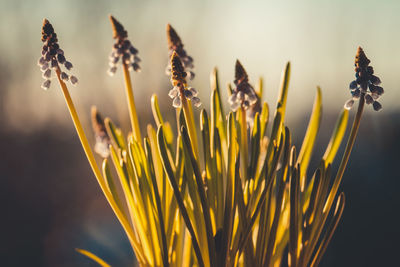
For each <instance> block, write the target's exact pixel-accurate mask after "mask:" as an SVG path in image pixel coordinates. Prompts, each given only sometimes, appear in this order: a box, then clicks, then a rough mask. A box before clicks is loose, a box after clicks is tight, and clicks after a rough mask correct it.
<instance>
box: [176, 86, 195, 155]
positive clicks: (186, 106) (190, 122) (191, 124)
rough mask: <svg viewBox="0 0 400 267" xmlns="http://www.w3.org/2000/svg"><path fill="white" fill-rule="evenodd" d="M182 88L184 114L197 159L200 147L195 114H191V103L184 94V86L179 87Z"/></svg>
mask: <svg viewBox="0 0 400 267" xmlns="http://www.w3.org/2000/svg"><path fill="white" fill-rule="evenodd" d="M179 90H180V95H181V101H182V109H183V115H185V120H186V123H187V128H188V134H189V137H190V141H191V143H192V148H193V152H194V156H195V157H196V159H198V158H199V151H198V147H197V135H196V126H195V124H194V121H193V116H191V113H190V110H189V104H188V101H187V99H186V97H185V96H184V93H183V91H184V88H183V87H181V88H179Z"/></svg>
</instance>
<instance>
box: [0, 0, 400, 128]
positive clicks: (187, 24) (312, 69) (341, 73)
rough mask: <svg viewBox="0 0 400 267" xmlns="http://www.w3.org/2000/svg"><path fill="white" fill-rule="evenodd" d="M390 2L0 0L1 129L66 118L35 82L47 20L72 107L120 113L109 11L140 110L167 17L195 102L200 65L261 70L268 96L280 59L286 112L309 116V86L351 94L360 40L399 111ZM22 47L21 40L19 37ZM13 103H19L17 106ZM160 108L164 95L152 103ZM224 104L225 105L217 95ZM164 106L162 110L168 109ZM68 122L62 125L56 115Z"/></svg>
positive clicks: (205, 72)
mask: <svg viewBox="0 0 400 267" xmlns="http://www.w3.org/2000/svg"><path fill="white" fill-rule="evenodd" d="M396 10H400V2H399V1H389V0H386V1H380V2H379V4H378V2H376V1H335V3H331V2H330V1H280V2H273V1H250V2H246V3H244V2H242V1H224V0H221V1H211V0H208V1H182V0H172V1H147V2H143V1H112V2H109V1H105V0H96V1H95V0H88V1H78V0H70V1H50V0H39V1H22V0H14V1H11V0H9V1H7V0H0V21H1V22H2V23H0V34H1V35H2V36H4V37H5V38H2V40H1V41H0V54H1V55H2V57H1V60H0V69H1V70H2V72H3V73H2V75H1V76H0V77H3V78H2V81H1V84H0V85H1V89H0V90H1V91H0V96H1V106H2V108H1V109H2V110H1V112H2V114H3V116H4V119H5V122H7V125H8V127H10V128H11V129H15V130H17V131H25V132H32V131H35V130H37V129H40V128H41V127H46V125H48V124H49V123H50V124H51V123H54V122H56V123H57V124H59V125H60V126H62V127H65V125H66V127H69V126H70V124H69V117H68V115H67V112H66V108H65V104H64V100H63V98H62V95H61V93H60V90H59V88H58V85H57V84H56V81H55V80H53V84H52V86H51V88H50V90H49V91H47V92H45V91H43V90H42V89H41V88H40V85H41V83H42V79H41V72H40V70H39V68H38V67H37V66H36V62H37V59H38V58H39V56H40V51H41V50H40V47H41V45H42V43H41V41H40V31H41V25H42V20H43V18H45V17H46V18H48V19H49V20H50V22H51V23H52V24H53V26H54V28H55V31H56V32H57V34H58V37H59V43H60V46H61V47H62V48H63V49H64V51H65V53H66V56H67V58H68V59H69V60H70V61H71V62H72V63H73V64H74V68H73V70H72V73H73V74H75V75H76V76H77V77H78V79H79V84H78V86H77V87H72V86H70V91H71V94H72V97H73V99H74V101H75V103H76V105H77V108H78V111H79V112H80V114H81V115H82V116H84V117H85V116H88V114H89V110H90V106H91V105H92V104H95V105H98V107H99V110H100V111H102V113H104V114H107V115H110V116H116V117H118V118H120V119H121V120H122V119H124V116H125V115H124V114H127V113H126V107H125V99H124V90H123V81H122V75H121V71H120V70H119V71H118V72H117V74H116V75H115V77H109V76H108V75H107V74H106V71H107V65H108V55H109V53H110V51H111V45H112V43H113V41H112V36H111V27H110V25H109V20H108V15H109V14H113V15H114V16H115V17H116V18H117V19H118V20H120V21H121V23H122V24H123V25H125V28H126V29H127V31H128V34H129V38H130V40H131V41H132V43H133V44H134V45H135V47H137V48H138V49H139V57H141V58H142V63H141V66H142V72H141V73H139V74H133V75H132V79H133V85H134V92H135V98H136V102H137V105H138V109H139V112H141V113H143V114H150V113H151V110H150V109H149V108H148V107H149V103H150V97H151V94H152V93H157V94H158V95H159V97H160V98H161V99H162V98H163V97H164V96H167V93H168V90H169V89H170V87H171V86H170V83H169V78H168V77H167V76H166V75H165V74H164V70H165V66H166V63H167V45H166V37H165V26H166V24H167V23H171V25H172V26H173V27H174V28H175V29H176V30H177V32H178V34H179V35H180V37H181V39H182V40H183V43H184V44H185V48H186V50H187V51H188V53H189V54H190V55H191V56H192V57H193V58H194V64H195V72H196V78H195V79H194V81H193V82H191V83H190V84H191V85H192V86H193V87H195V88H197V89H198V91H199V92H200V97H201V99H202V102H203V103H204V104H205V107H208V104H207V103H208V102H209V92H210V89H209V73H210V72H211V70H212V69H213V68H214V67H215V66H217V67H218V69H219V72H220V82H221V85H222V89H223V90H222V91H223V94H224V96H226V95H227V94H226V86H225V84H226V83H227V82H231V83H232V81H233V69H234V62H235V60H236V59H237V58H238V59H240V61H241V62H242V63H243V65H244V67H245V68H246V70H247V72H248V74H249V76H250V82H251V83H252V84H254V85H255V84H256V83H257V81H258V78H259V77H263V78H264V84H265V90H264V97H265V98H266V100H267V101H268V102H269V103H274V101H275V99H276V97H277V92H278V88H279V83H280V75H281V71H282V69H283V67H284V66H285V64H286V62H287V61H290V62H291V65H292V72H291V81H290V88H289V97H288V116H289V117H290V118H293V119H294V118H295V117H296V116H299V114H308V113H309V112H310V110H311V105H312V103H313V99H314V96H315V90H316V89H315V88H316V86H321V88H322V92H323V105H324V110H326V111H328V112H333V111H334V112H339V111H340V110H341V109H342V106H343V104H344V102H345V101H346V100H347V99H348V98H349V97H350V94H349V92H348V84H349V83H350V81H352V80H353V79H354V67H353V64H354V56H355V52H356V49H357V47H358V46H359V45H360V46H362V47H363V48H364V50H365V52H366V54H367V56H368V57H369V58H370V59H371V65H372V66H373V67H374V69H375V71H376V73H377V75H378V76H379V77H380V78H381V80H382V86H383V87H384V89H387V90H385V95H384V96H383V97H382V98H381V103H382V105H383V109H384V110H388V111H397V110H399V105H398V104H397V99H398V98H399V97H400V91H399V90H395V89H396V87H397V85H396V83H397V79H396V74H395V71H396V70H397V69H399V68H400V53H395V51H397V50H398V47H400V37H399V36H398V35H395V34H393V33H394V32H396V29H397V28H399V27H400V20H399V19H398V17H397V11H396ZM27 44H29V45H27ZM21 103H23V104H21ZM162 104H163V106H164V108H170V107H171V106H170V103H168V101H165V103H162ZM225 104H226V103H225ZM171 110H172V109H171ZM66 123H67V124H66Z"/></svg>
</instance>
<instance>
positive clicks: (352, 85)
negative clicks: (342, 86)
mask: <svg viewBox="0 0 400 267" xmlns="http://www.w3.org/2000/svg"><path fill="white" fill-rule="evenodd" d="M349 87H350V89H356V88H357V82H356V81H352V82H351V83H350V86H349Z"/></svg>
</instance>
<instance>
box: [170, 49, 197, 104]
mask: <svg viewBox="0 0 400 267" xmlns="http://www.w3.org/2000/svg"><path fill="white" fill-rule="evenodd" d="M170 66H171V83H172V85H173V86H174V88H172V89H171V90H170V91H169V93H168V96H169V97H171V98H172V99H173V100H172V106H173V107H174V108H180V107H182V98H186V99H189V100H191V101H192V103H193V105H195V106H196V107H199V106H200V105H201V101H200V98H198V97H197V90H196V89H194V88H192V87H188V86H187V82H186V77H187V72H186V71H185V68H184V66H183V64H182V61H181V59H180V57H179V55H178V53H177V52H175V51H173V53H172V55H171V62H170Z"/></svg>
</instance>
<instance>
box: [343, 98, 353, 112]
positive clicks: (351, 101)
mask: <svg viewBox="0 0 400 267" xmlns="http://www.w3.org/2000/svg"><path fill="white" fill-rule="evenodd" d="M353 105H354V100H353V99H349V100H347V101H346V103H344V108H345V109H347V110H350V109H351V108H352V107H353Z"/></svg>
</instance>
